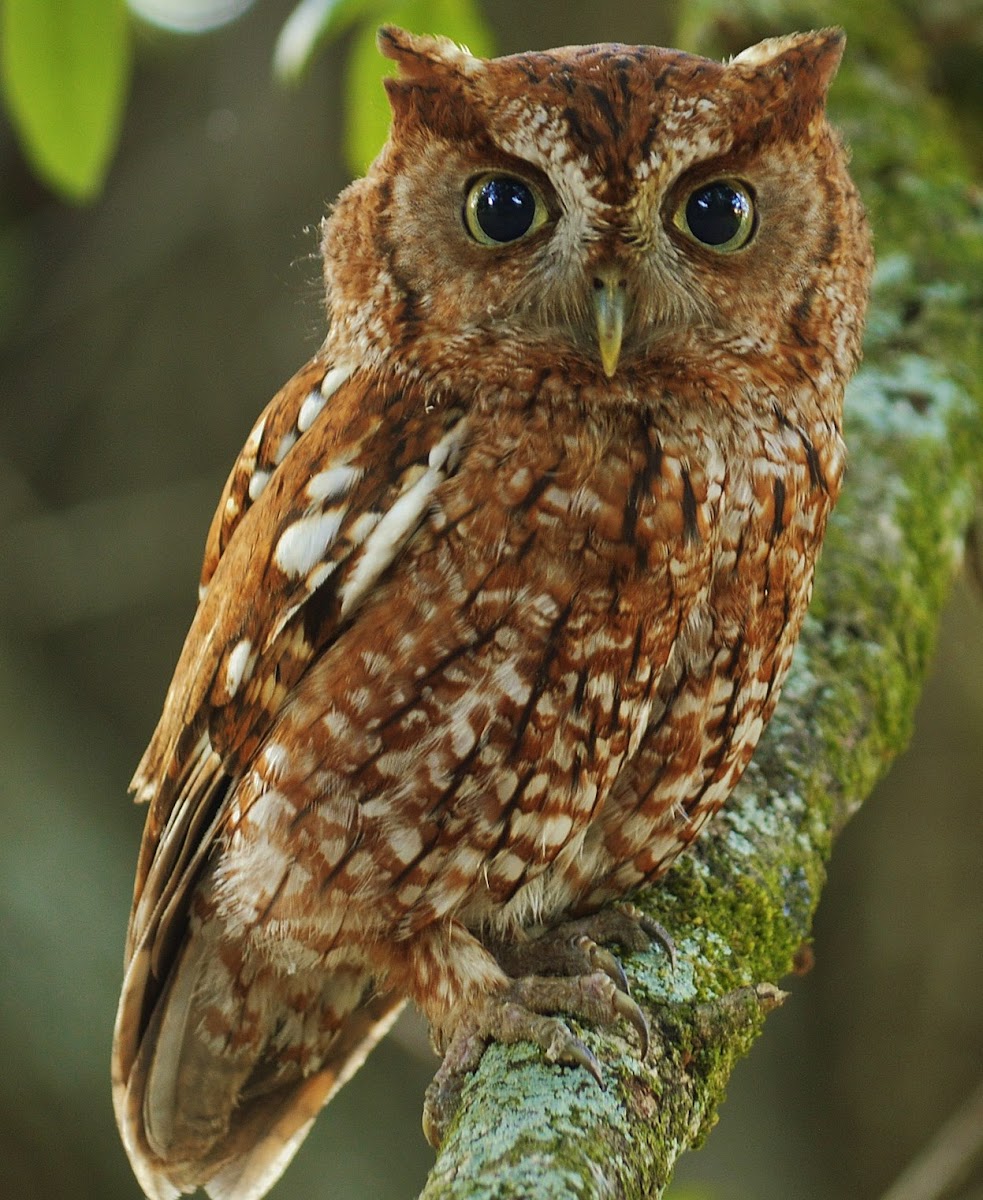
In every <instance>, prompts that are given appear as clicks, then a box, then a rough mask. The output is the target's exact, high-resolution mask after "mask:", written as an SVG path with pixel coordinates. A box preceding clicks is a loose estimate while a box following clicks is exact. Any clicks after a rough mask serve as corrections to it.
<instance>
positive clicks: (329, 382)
mask: <svg viewBox="0 0 983 1200" xmlns="http://www.w3.org/2000/svg"><path fill="white" fill-rule="evenodd" d="M351 373H352V368H351V366H347V365H342V366H337V367H332V368H331V370H330V371H329V372H328V373H327V375H325V377H324V378H323V379H322V380H321V395H322V396H323V397H324V398H325V400H330V399H331V397H332V396H333V395H334V394H335V392H336V391H337V390H338V389H339V388H340V387H341V385H342V384H343V383H344V382H345V380H346V379H347V378H348V377H349V375H351Z"/></svg>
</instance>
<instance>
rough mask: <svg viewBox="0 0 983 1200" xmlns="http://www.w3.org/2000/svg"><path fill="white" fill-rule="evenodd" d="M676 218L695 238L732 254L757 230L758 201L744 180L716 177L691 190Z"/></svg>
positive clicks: (677, 223)
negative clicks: (754, 198) (755, 209)
mask: <svg viewBox="0 0 983 1200" xmlns="http://www.w3.org/2000/svg"><path fill="white" fill-rule="evenodd" d="M674 221H675V224H676V226H677V228H679V229H681V230H682V231H683V233H685V234H687V235H688V236H689V237H691V238H692V239H693V241H694V242H699V243H700V245H701V246H707V247H708V248H709V249H711V250H716V251H717V252H718V253H719V254H730V253H732V252H733V251H734V250H740V249H741V248H742V247H744V246H746V245H747V244H748V242H749V241H750V240H751V237H752V235H753V234H754V204H753V202H752V200H751V195H750V193H749V192H748V190H747V188H746V187H745V186H744V184H742V183H738V182H737V181H736V180H733V179H715V180H713V181H712V182H711V183H701V184H700V186H699V187H697V188H694V189H693V191H692V192H690V194H689V195H688V196H687V197H686V200H685V201H684V203H683V204H681V205H680V207H679V208H678V209H677V210H676V216H675V218H674Z"/></svg>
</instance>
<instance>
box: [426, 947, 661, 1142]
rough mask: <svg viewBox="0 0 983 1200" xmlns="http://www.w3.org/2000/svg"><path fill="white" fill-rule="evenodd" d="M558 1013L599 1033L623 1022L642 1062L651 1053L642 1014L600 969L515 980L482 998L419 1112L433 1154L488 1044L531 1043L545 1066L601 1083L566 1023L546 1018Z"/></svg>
mask: <svg viewBox="0 0 983 1200" xmlns="http://www.w3.org/2000/svg"><path fill="white" fill-rule="evenodd" d="M611 957H612V958H613V955H612V956H611ZM615 961H617V960H615ZM619 967H620V964H619ZM623 974H624V972H622V975H623ZM556 1012H564V1013H569V1014H570V1015H571V1016H575V1017H579V1018H582V1019H583V1020H585V1021H589V1022H591V1023H592V1024H597V1025H610V1024H612V1023H613V1022H615V1021H617V1020H619V1019H621V1020H625V1021H627V1022H628V1023H629V1024H630V1025H631V1026H632V1028H633V1029H634V1030H635V1032H636V1033H637V1035H638V1041H639V1045H640V1049H641V1056H642V1058H644V1057H645V1056H646V1054H647V1053H648V1046H649V1028H648V1022H647V1021H646V1019H645V1014H644V1013H643V1012H642V1010H641V1009H640V1008H639V1007H638V1005H637V1004H636V1003H635V1001H634V1000H632V999H631V997H630V996H629V995H628V994H627V991H625V990H624V989H622V988H621V987H620V985H619V983H618V981H617V980H616V979H614V978H612V976H611V974H610V973H609V972H608V971H606V970H605V969H603V968H601V969H591V970H589V973H581V974H578V975H573V976H570V977H555V976H541V975H527V976H524V977H523V978H521V979H515V980H513V982H512V983H511V985H510V986H509V987H508V988H507V989H506V990H505V991H503V992H497V993H495V994H493V995H490V996H486V997H485V998H484V1000H482V1001H480V1002H479V1003H478V1005H477V1006H475V1007H474V1008H473V1009H471V1010H469V1011H468V1012H467V1013H466V1015H465V1016H464V1017H463V1018H462V1019H461V1021H460V1022H459V1023H458V1025H457V1028H456V1029H455V1031H454V1034H453V1036H452V1037H451V1039H450V1042H449V1043H448V1045H447V1050H446V1053H445V1054H444V1061H443V1062H442V1063H441V1066H440V1069H439V1070H438V1071H437V1074H436V1075H435V1076H434V1078H433V1080H432V1082H431V1083H430V1086H429V1087H428V1088H427V1094H426V1099H425V1101H424V1107H423V1131H424V1133H425V1134H426V1137H427V1140H428V1141H429V1142H430V1144H431V1145H432V1146H434V1147H435V1148H436V1147H437V1146H439V1145H440V1143H441V1141H442V1140H443V1137H444V1132H445V1130H446V1128H447V1125H448V1124H449V1122H450V1120H451V1118H452V1117H453V1115H454V1113H455V1112H456V1111H457V1106H458V1102H459V1100H460V1096H461V1090H462V1088H463V1086H464V1082H465V1080H466V1078H467V1076H468V1075H470V1074H471V1072H472V1071H474V1069H475V1068H476V1067H477V1065H478V1063H479V1061H480V1060H481V1056H482V1054H483V1053H484V1050H485V1046H486V1045H487V1044H488V1042H490V1041H497V1042H503V1043H505V1044H507V1045H508V1044H511V1043H512V1042H533V1043H534V1044H535V1045H537V1046H539V1047H540V1048H541V1049H542V1050H543V1051H544V1052H545V1055H546V1059H547V1061H548V1062H551V1063H567V1064H569V1065H571V1066H580V1067H583V1068H584V1069H585V1070H586V1071H587V1072H588V1073H589V1074H590V1075H591V1076H592V1077H593V1078H594V1079H595V1080H596V1082H597V1083H598V1084H602V1083H603V1077H602V1075H601V1065H600V1063H599V1062H598V1061H597V1059H596V1057H595V1056H594V1055H593V1054H592V1053H591V1051H590V1050H589V1049H588V1048H587V1047H586V1046H585V1045H584V1043H583V1042H582V1041H581V1040H580V1038H578V1037H577V1036H576V1035H575V1034H574V1033H572V1032H571V1031H570V1029H569V1028H568V1027H567V1026H566V1025H565V1024H564V1022H563V1021H561V1020H560V1019H559V1018H557V1017H555V1016H551V1015H548V1014H552V1013H556Z"/></svg>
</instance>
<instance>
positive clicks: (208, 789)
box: [113, 358, 465, 1195]
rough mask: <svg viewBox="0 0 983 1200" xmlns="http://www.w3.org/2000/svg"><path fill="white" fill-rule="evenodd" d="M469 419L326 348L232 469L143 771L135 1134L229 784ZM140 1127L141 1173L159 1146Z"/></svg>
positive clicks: (376, 1019)
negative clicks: (148, 1041) (149, 1044)
mask: <svg viewBox="0 0 983 1200" xmlns="http://www.w3.org/2000/svg"><path fill="white" fill-rule="evenodd" d="M464 432H465V425H464V421H463V419H462V417H461V413H460V411H459V410H455V409H452V408H449V407H446V406H442V405H439V404H436V405H435V404H434V403H433V402H432V400H431V401H430V402H429V403H428V402H427V401H426V399H425V397H424V395H423V394H422V393H421V391H420V389H419V387H418V386H417V385H414V384H410V383H406V382H405V381H400V380H398V379H397V380H388V381H387V380H386V379H385V378H384V377H381V376H380V375H379V374H378V373H375V372H371V371H367V370H364V369H363V370H351V369H349V368H347V367H345V366H340V365H337V364H336V365H331V364H329V363H328V362H326V361H325V360H323V359H320V358H315V359H314V360H313V361H312V362H311V363H309V364H308V365H307V366H305V367H304V368H303V369H302V370H301V371H300V372H298V374H297V375H296V376H294V378H293V379H292V380H291V381H290V382H289V383H288V384H287V385H286V386H285V387H284V388H283V389H282V390H281V391H280V392H279V393H278V395H277V396H276V397H275V398H274V399H273V401H272V402H271V403H270V405H269V406H268V407H267V409H266V411H265V412H264V413H263V414H262V416H261V417H260V418H259V420H258V421H257V423H256V426H255V427H254V429H253V431H252V433H251V434H250V436H249V438H248V439H247V441H246V444H245V446H244V448H243V450H242V452H241V454H240V456H239V458H238V460H237V462H236V464H235V466H234V467H233V470H232V472H231V474H230V476H229V479H228V481H227V483H226V486H225V489H224V491H223V494H222V498H221V501H220V504H219V508H218V511H217V513H216V515H215V517H214V519H213V521H212V525H211V528H210V531H209V535H208V539H207V546H206V553H205V564H204V568H203V572H202V585H201V596H200V600H199V606H198V609H197V612H196V614H195V617H194V620H193V623H192V626H191V629H190V631H189V634H188V637H187V640H186V642H185V645H184V648H183V650H182V653H181V657H180V659H179V662H178V666H177V669H176V671H175V674H174V678H173V680H172V683H171V686H170V689H169V691H168V694H167V698H166V700H165V704H164V710H163V714H162V716H161V720H160V723H159V725H158V727H157V729H156V731H155V733H154V735H153V738H152V740H151V742H150V745H149V746H148V748H147V751H146V753H145V754H144V756H143V759H142V760H141V763H140V765H139V767H138V769H137V772H136V775H135V777H134V780H133V784H132V787H133V789H134V791H135V792H136V794H137V798H138V799H139V800H145V801H149V804H150V809H149V813H148V817H147V823H146V827H145V831H144V837H143V842H142V845H141V852H140V858H139V863H138V869H137V878H136V884H135V888H134V898H133V909H132V913H131V919H130V928H129V933H128V940H127V952H126V958H127V971H126V980H125V983H124V989H123V995H122V998H121V1002H120V1009H119V1014H118V1017H117V1028H116V1041H115V1051H114V1066H113V1077H114V1088H115V1092H116V1101H117V1109H118V1113H119V1115H120V1122H121V1126H123V1127H124V1138H126V1137H127V1134H126V1129H125V1127H127V1126H128V1127H129V1128H130V1129H139V1128H141V1126H142V1118H141V1116H140V1112H139V1104H140V1102H141V1086H140V1081H139V1079H138V1077H139V1076H141V1075H142V1074H145V1072H146V1070H147V1069H148V1063H147V1062H145V1061H144V1060H145V1059H146V1058H147V1055H146V1053H141V1043H142V1042H143V1041H144V1040H145V1037H146V1035H147V1031H148V1028H149V1027H150V1026H151V1025H152V1024H153V1022H154V1021H155V1020H157V1018H156V1017H155V1009H157V1008H158V1007H159V1005H158V1001H159V1000H160V999H161V996H162V994H163V992H164V989H165V988H166V987H167V986H168V980H169V979H171V980H173V978H174V977H175V973H180V969H181V964H182V962H183V956H184V955H185V953H186V951H185V950H184V949H182V946H183V933H184V929H185V927H186V914H187V910H188V904H189V901H190V898H191V895H192V893H193V891H194V887H195V883H196V881H197V879H198V877H199V875H200V871H201V868H202V866H203V864H204V862H205V861H206V859H207V858H208V856H209V854H210V853H211V852H212V850H213V848H214V846H215V844H216V838H217V836H218V835H219V832H220V830H221V829H222V827H223V825H224V823H225V822H226V819H227V816H228V797H229V794H230V792H231V790H232V786H233V785H234V783H235V781H236V780H237V779H238V778H239V777H240V776H241V774H242V772H243V770H244V769H245V768H246V765H247V764H248V762H249V760H250V758H251V757H252V755H253V754H254V753H255V750H256V747H257V745H258V743H259V741H260V739H261V738H262V736H263V734H264V732H265V731H266V730H267V729H268V728H269V726H270V724H271V723H272V721H273V719H274V718H275V716H276V714H277V712H278V711H279V709H280V708H281V706H282V704H283V702H284V700H285V698H286V696H287V695H288V694H289V693H290V691H291V689H292V688H294V687H295V685H296V684H297V682H298V681H299V680H300V679H301V677H302V676H303V674H304V672H305V671H306V669H307V668H308V666H309V665H310V664H311V663H312V662H313V661H314V660H315V659H317V657H318V656H319V654H320V653H321V652H322V651H323V650H324V649H325V648H326V647H327V646H328V645H329V644H330V643H331V642H332V641H333V640H334V639H335V638H336V637H337V636H338V634H339V633H340V632H341V631H342V630H343V629H344V628H345V626H346V625H347V624H348V623H349V622H350V621H351V620H352V619H353V617H354V616H355V614H356V613H357V611H358V609H359V607H360V605H361V603H362V601H363V600H364V598H365V597H366V596H367V595H369V594H370V593H371V591H372V590H373V588H374V586H375V584H376V583H377V582H378V580H379V579H380V578H381V577H382V576H383V575H384V574H385V572H386V571H387V570H388V569H389V567H390V566H391V565H392V564H393V563H394V562H395V560H396V559H397V557H398V556H399V554H400V551H401V550H402V548H403V546H404V545H405V544H406V543H407V541H408V540H409V539H410V538H411V537H412V535H413V533H414V531H415V530H416V528H417V526H418V525H419V523H420V521H421V520H422V518H423V516H424V515H425V513H426V511H427V509H428V504H429V500H430V496H431V494H432V493H433V491H434V489H435V488H436V487H437V486H438V485H439V484H440V483H441V482H442V481H443V480H444V479H446V478H447V476H448V474H449V473H450V472H452V471H453V470H454V468H455V465H456V461H457V455H458V449H459V447H460V444H461V439H462V438H463V436H464ZM185 965H186V964H185ZM185 974H189V972H185ZM401 1003H402V1001H401V1000H400V999H399V998H395V997H392V996H377V997H374V998H373V999H371V1000H369V1001H368V1002H367V1003H366V1004H365V1005H363V1006H362V1007H361V1008H360V1009H359V1010H358V1012H356V1013H355V1014H353V1017H352V1018H351V1019H350V1020H349V1022H348V1025H347V1027H346V1028H345V1029H344V1030H343V1031H341V1036H340V1038H339V1042H338V1045H337V1046H335V1047H333V1048H332V1054H331V1062H330V1063H326V1064H325V1069H324V1070H323V1071H321V1072H319V1073H318V1074H317V1075H316V1076H312V1077H311V1078H310V1079H308V1080H307V1081H305V1082H304V1083H303V1085H302V1086H299V1088H298V1089H295V1090H294V1091H293V1092H291V1093H289V1094H287V1095H283V1094H280V1095H278V1096H274V1095H271V1096H270V1102H269V1104H268V1105H267V1104H265V1103H261V1104H258V1105H254V1106H253V1107H252V1108H251V1113H252V1114H253V1116H252V1117H251V1119H250V1120H251V1123H255V1122H258V1123H259V1126H261V1128H260V1127H257V1128H252V1129H251V1132H250V1131H249V1130H247V1129H245V1128H243V1129H239V1130H238V1131H237V1144H236V1146H231V1145H229V1144H226V1145H225V1146H224V1148H223V1149H224V1154H225V1155H230V1156H231V1157H232V1158H233V1160H234V1165H232V1166H229V1168H228V1170H230V1171H233V1172H234V1173H238V1172H240V1171H242V1170H247V1173H249V1174H250V1175H252V1174H256V1177H257V1178H260V1177H262V1178H267V1177H269V1178H270V1179H272V1178H274V1177H275V1176H276V1175H277V1174H279V1170H280V1169H282V1166H276V1164H275V1163H273V1160H272V1159H271V1158H270V1156H271V1155H272V1156H273V1158H276V1156H277V1155H278V1154H279V1151H278V1150H277V1147H280V1150H282V1151H283V1153H284V1154H286V1155H287V1157H289V1154H291V1153H292V1152H293V1150H294V1149H295V1148H296V1145H297V1144H298V1143H299V1141H300V1140H301V1139H302V1137H303V1135H304V1133H305V1132H306V1129H307V1127H308V1126H309V1124H310V1121H311V1120H313V1117H314V1115H315V1114H316V1112H317V1110H318V1109H319V1108H320V1107H321V1105H322V1104H323V1103H324V1102H325V1100H326V1099H327V1097H328V1095H330V1094H331V1092H333V1091H334V1090H335V1088H336V1087H338V1086H340V1084H341V1083H342V1082H343V1081H344V1079H345V1078H347V1077H348V1075H350V1074H351V1072H352V1071H353V1070H354V1069H355V1068H356V1067H357V1065H358V1064H359V1063H360V1062H361V1061H362V1059H363V1058H364V1055H365V1054H366V1053H367V1052H368V1050H369V1049H370V1048H371V1046H372V1045H373V1044H374V1043H375V1041H377V1040H378V1038H379V1037H380V1036H382V1034H383V1033H384V1032H385V1030H386V1028H388V1026H389V1024H391V1021H392V1020H393V1019H394V1016H395V1014H396V1012H398V1009H399V1007H401ZM133 1140H134V1141H135V1145H134V1146H133V1147H132V1150H131V1157H133V1159H134V1165H135V1167H137V1169H138V1173H139V1172H140V1165H139V1160H140V1158H141V1156H142V1157H143V1159H144V1165H145V1164H146V1161H147V1159H148V1156H147V1154H146V1150H145V1147H143V1146H142V1145H141V1144H140V1142H139V1141H137V1140H136V1139H133ZM129 1144H130V1141H129V1140H128V1145H129ZM251 1147H255V1152H254V1150H253V1149H251ZM254 1160H255V1161H254ZM226 1161H228V1159H226ZM271 1172H272V1174H271ZM217 1178H218V1177H216V1180H217ZM141 1180H142V1182H143V1183H144V1186H145V1187H148V1188H150V1189H151V1190H150V1193H149V1194H159V1195H164V1194H169V1192H168V1187H164V1189H163V1190H161V1185H160V1178H159V1176H157V1175H155V1174H153V1173H151V1174H143V1175H141ZM229 1182H230V1183H231V1182H232V1181H231V1179H230V1180H229ZM216 1186H218V1187H219V1190H218V1191H215V1192H213V1194H220V1192H221V1185H218V1184H217V1185H216ZM237 1186H238V1185H237ZM266 1186H268V1183H267V1185H266ZM175 1194H176V1193H175ZM256 1194H259V1191H257V1192H256Z"/></svg>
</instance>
